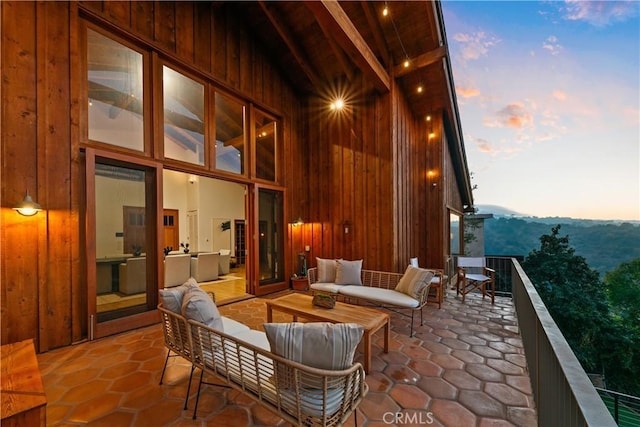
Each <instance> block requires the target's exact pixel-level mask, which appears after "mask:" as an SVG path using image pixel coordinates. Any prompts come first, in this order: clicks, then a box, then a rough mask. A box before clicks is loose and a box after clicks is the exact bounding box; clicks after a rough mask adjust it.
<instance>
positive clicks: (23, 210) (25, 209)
mask: <svg viewBox="0 0 640 427" xmlns="http://www.w3.org/2000/svg"><path fill="white" fill-rule="evenodd" d="M13 209H14V210H16V211H18V213H19V214H20V215H24V216H32V215H35V214H37V213H38V212H40V211H41V210H42V206H40V205H39V204H38V203H36V202H34V201H33V199H32V198H31V196H30V195H29V190H27V195H26V196H24V200H23V201H21V202H20V203H18V204H17V205H16V206H15V207H14V208H13Z"/></svg>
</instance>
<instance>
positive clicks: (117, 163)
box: [85, 149, 158, 339]
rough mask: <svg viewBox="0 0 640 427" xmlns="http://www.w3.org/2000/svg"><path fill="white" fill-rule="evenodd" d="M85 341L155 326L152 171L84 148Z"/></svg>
mask: <svg viewBox="0 0 640 427" xmlns="http://www.w3.org/2000/svg"><path fill="white" fill-rule="evenodd" d="M85 160H86V178H87V179H86V183H87V186H86V194H87V214H86V221H87V228H86V248H87V284H88V302H89V304H88V312H89V337H90V339H94V338H98V337H101V336H105V335H110V334H113V333H116V332H121V331H124V330H128V329H132V328H135V327H139V326H142V325H145V324H151V323H153V322H155V321H157V315H156V314H155V313H154V312H153V310H155V308H156V305H157V300H158V298H157V294H158V289H157V283H158V280H157V265H158V255H157V254H158V246H157V242H158V238H157V234H158V233H157V230H158V226H157V223H158V219H157V214H156V212H157V211H156V205H157V196H156V193H157V192H156V188H157V187H158V183H157V176H158V172H157V167H156V166H155V165H153V164H151V163H146V164H140V160H137V159H136V163H133V162H130V161H128V160H129V159H127V158H126V156H121V155H114V154H104V153H103V154H98V153H96V152H95V151H94V150H91V149H87V151H86V154H85Z"/></svg>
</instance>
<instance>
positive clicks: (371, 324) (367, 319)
mask: <svg viewBox="0 0 640 427" xmlns="http://www.w3.org/2000/svg"><path fill="white" fill-rule="evenodd" d="M311 300H312V297H311V296H309V295H304V294H289V295H285V296H283V297H280V298H276V299H272V300H266V301H265V303H266V304H267V322H268V323H270V322H272V321H273V311H274V310H275V311H280V312H282V313H287V314H291V315H292V316H293V321H294V322H295V321H297V320H298V317H302V318H304V319H307V320H313V321H319V322H331V323H357V324H358V325H360V326H362V327H363V328H364V334H363V337H364V371H365V372H366V373H369V368H370V367H371V336H372V335H373V334H374V333H376V331H378V330H379V329H380V328H382V327H384V352H385V353H388V352H389V336H390V317H389V314H388V313H385V312H382V311H379V310H376V309H373V308H368V307H361V306H357V305H351V304H345V303H341V302H336V306H335V307H334V308H324V307H317V306H315V305H313V304H312V303H311Z"/></svg>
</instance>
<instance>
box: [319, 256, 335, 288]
mask: <svg viewBox="0 0 640 427" xmlns="http://www.w3.org/2000/svg"><path fill="white" fill-rule="evenodd" d="M316 262H317V264H318V282H324V283H334V282H335V281H336V266H337V262H336V260H335V259H324V258H317V257H316Z"/></svg>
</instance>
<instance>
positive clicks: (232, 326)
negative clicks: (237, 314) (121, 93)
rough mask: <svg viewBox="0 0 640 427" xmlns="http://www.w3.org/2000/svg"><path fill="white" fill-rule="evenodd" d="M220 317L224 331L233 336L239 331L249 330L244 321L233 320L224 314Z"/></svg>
mask: <svg viewBox="0 0 640 427" xmlns="http://www.w3.org/2000/svg"><path fill="white" fill-rule="evenodd" d="M221 317H222V329H223V331H224V333H225V334H227V335H232V336H235V335H238V334H239V333H241V332H247V331H249V330H250V329H249V327H248V326H247V325H245V324H244V323H240V322H238V321H235V320H233V319H230V318H228V317H225V316H221Z"/></svg>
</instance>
